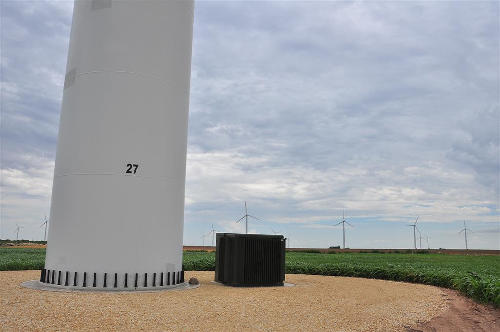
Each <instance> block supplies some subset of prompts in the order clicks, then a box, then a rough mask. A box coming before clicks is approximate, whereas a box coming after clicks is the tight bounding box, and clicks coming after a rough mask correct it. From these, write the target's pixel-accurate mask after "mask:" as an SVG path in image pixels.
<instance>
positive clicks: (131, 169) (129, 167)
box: [125, 164, 139, 174]
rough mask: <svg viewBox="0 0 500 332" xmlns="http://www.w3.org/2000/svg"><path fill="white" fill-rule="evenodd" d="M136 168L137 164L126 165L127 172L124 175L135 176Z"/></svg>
mask: <svg viewBox="0 0 500 332" xmlns="http://www.w3.org/2000/svg"><path fill="white" fill-rule="evenodd" d="M137 167H139V165H138V164H127V171H125V173H128V174H135V173H137Z"/></svg>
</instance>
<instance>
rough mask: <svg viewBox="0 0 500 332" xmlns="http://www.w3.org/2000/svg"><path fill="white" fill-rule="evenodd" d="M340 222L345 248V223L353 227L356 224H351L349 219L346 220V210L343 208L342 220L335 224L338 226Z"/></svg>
mask: <svg viewBox="0 0 500 332" xmlns="http://www.w3.org/2000/svg"><path fill="white" fill-rule="evenodd" d="M340 224H342V249H345V224H348V225H349V226H351V227H354V226H353V225H351V224H350V223H349V222H348V221H347V220H345V217H344V210H342V221H341V222H339V223H336V224H335V225H334V226H338V225H340Z"/></svg>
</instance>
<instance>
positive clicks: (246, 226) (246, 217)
mask: <svg viewBox="0 0 500 332" xmlns="http://www.w3.org/2000/svg"><path fill="white" fill-rule="evenodd" d="M248 217H250V218H254V219H255V220H260V221H262V220H261V219H259V218H257V217H254V216H252V215H251V214H248V209H247V202H246V201H245V215H244V216H243V217H241V218H240V219H238V220H236V222H240V221H242V220H243V219H245V234H248Z"/></svg>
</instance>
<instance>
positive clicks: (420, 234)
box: [417, 227, 422, 249]
mask: <svg viewBox="0 0 500 332" xmlns="http://www.w3.org/2000/svg"><path fill="white" fill-rule="evenodd" d="M417 232H418V238H419V240H420V249H422V233H420V229H418V227H417Z"/></svg>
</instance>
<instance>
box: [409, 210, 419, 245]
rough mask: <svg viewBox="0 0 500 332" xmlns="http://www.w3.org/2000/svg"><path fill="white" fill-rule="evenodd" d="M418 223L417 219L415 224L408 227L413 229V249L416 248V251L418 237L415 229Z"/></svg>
mask: <svg viewBox="0 0 500 332" xmlns="http://www.w3.org/2000/svg"><path fill="white" fill-rule="evenodd" d="M417 221H418V217H417V219H415V222H414V223H413V224H412V225H408V226H409V227H413V247H414V248H415V250H417V235H416V233H415V229H416V228H417Z"/></svg>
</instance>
